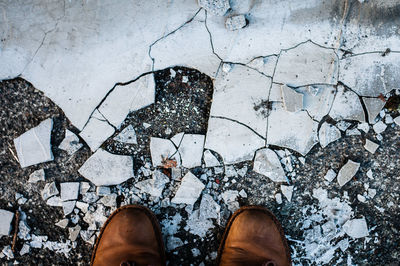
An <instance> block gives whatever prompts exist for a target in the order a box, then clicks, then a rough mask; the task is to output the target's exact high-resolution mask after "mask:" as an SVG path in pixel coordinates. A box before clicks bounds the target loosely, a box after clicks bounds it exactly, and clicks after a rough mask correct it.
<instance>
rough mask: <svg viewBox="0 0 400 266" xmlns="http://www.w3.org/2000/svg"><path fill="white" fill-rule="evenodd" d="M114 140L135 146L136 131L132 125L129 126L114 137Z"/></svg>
mask: <svg viewBox="0 0 400 266" xmlns="http://www.w3.org/2000/svg"><path fill="white" fill-rule="evenodd" d="M114 140H115V141H118V142H122V143H126V144H137V137H136V131H135V129H134V128H133V126H132V125H129V126H127V127H126V128H124V129H123V130H122V131H121V133H119V134H118V135H117V136H116V137H114Z"/></svg>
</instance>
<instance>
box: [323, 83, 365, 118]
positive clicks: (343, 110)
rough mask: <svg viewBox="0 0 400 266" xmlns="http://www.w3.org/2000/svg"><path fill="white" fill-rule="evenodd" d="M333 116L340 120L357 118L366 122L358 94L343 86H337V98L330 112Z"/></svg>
mask: <svg viewBox="0 0 400 266" xmlns="http://www.w3.org/2000/svg"><path fill="white" fill-rule="evenodd" d="M329 115H330V117H331V118H333V119H334V120H336V121H339V120H357V121H360V122H365V114H364V109H363V107H362V105H361V102H360V99H359V98H358V95H357V94H355V93H354V92H352V91H350V90H346V89H345V88H344V87H343V86H338V87H337V93H336V97H335V100H334V101H333V105H332V109H331V111H330V112H329Z"/></svg>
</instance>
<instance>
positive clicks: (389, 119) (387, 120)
mask: <svg viewBox="0 0 400 266" xmlns="http://www.w3.org/2000/svg"><path fill="white" fill-rule="evenodd" d="M393 122H394V120H393V117H392V116H391V115H389V114H387V115H385V124H387V125H390V124H392V123H393Z"/></svg>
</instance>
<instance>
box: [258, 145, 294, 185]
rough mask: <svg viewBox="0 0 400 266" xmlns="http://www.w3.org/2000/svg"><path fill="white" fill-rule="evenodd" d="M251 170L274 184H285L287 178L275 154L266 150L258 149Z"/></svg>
mask: <svg viewBox="0 0 400 266" xmlns="http://www.w3.org/2000/svg"><path fill="white" fill-rule="evenodd" d="M253 170H254V171H255V172H256V173H259V174H261V175H264V176H266V177H268V178H269V179H271V180H272V181H274V182H286V181H287V177H286V175H285V172H284V171H283V168H282V165H281V162H280V161H279V158H278V156H277V155H276V153H275V152H274V151H273V150H271V149H268V148H264V149H260V150H258V151H257V152H256V156H255V158H254V164H253Z"/></svg>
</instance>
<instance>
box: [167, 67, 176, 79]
mask: <svg viewBox="0 0 400 266" xmlns="http://www.w3.org/2000/svg"><path fill="white" fill-rule="evenodd" d="M169 76H170V78H171V79H173V78H175V76H176V71H175V70H173V69H172V68H170V69H169Z"/></svg>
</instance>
